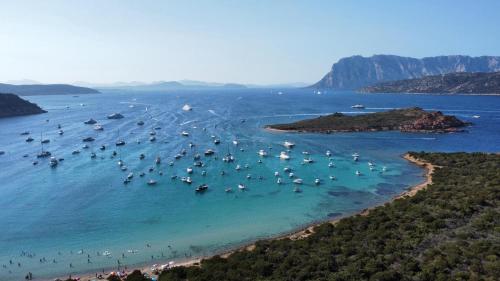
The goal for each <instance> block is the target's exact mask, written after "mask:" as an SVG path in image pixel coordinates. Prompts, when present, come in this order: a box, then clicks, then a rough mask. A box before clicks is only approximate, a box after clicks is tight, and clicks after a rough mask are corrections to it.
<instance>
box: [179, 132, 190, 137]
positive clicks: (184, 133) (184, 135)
mask: <svg viewBox="0 0 500 281" xmlns="http://www.w3.org/2000/svg"><path fill="white" fill-rule="evenodd" d="M181 135H182V136H183V137H189V133H188V132H186V131H182V133H181Z"/></svg>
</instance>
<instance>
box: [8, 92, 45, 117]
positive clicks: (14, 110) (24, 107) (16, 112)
mask: <svg viewBox="0 0 500 281" xmlns="http://www.w3.org/2000/svg"><path fill="white" fill-rule="evenodd" d="M45 112H47V111H45V110H43V109H41V108H40V107H39V106H38V105H36V104H34V103H31V102H29V101H26V100H24V99H22V98H20V97H18V96H16V95H14V94H1V93H0V118H3V117H13V116H22V115H31V114H39V113H45Z"/></svg>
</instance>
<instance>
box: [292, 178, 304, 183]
mask: <svg viewBox="0 0 500 281" xmlns="http://www.w3.org/2000/svg"><path fill="white" fill-rule="evenodd" d="M293 183H294V184H302V183H303V180H302V179H294V180H293Z"/></svg>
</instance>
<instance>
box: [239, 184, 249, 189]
mask: <svg viewBox="0 0 500 281" xmlns="http://www.w3.org/2000/svg"><path fill="white" fill-rule="evenodd" d="M246 188H247V187H246V186H245V185H244V184H242V183H240V184H238V189H239V190H245V189H246Z"/></svg>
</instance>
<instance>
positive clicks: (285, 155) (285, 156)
mask: <svg viewBox="0 0 500 281" xmlns="http://www.w3.org/2000/svg"><path fill="white" fill-rule="evenodd" d="M280 159H281V160H289V159H290V156H289V155H288V154H286V152H284V151H282V152H281V153H280Z"/></svg>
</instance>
